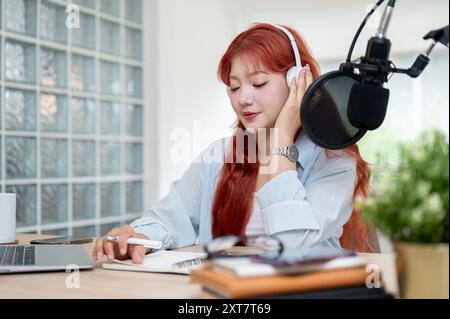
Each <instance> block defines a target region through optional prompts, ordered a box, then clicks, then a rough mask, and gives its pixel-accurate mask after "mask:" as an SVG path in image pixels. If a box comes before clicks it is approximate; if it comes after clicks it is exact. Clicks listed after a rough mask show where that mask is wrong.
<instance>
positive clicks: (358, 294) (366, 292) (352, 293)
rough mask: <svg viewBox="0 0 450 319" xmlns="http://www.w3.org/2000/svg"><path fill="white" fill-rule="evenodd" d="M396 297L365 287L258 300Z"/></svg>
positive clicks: (205, 289) (298, 293)
mask: <svg viewBox="0 0 450 319" xmlns="http://www.w3.org/2000/svg"><path fill="white" fill-rule="evenodd" d="M203 290H204V291H206V292H208V293H209V294H211V295H213V296H215V297H218V298H224V297H225V296H223V295H221V294H220V293H218V292H217V291H213V290H210V289H209V288H208V287H204V289H203ZM393 298H394V296H393V295H392V294H389V293H387V292H386V291H385V289H384V288H383V287H380V288H368V287H366V286H365V285H364V286H352V287H344V288H334V289H325V290H323V289H321V290H317V291H307V292H294V293H281V294H273V295H267V296H260V297H259V298H258V299H393Z"/></svg>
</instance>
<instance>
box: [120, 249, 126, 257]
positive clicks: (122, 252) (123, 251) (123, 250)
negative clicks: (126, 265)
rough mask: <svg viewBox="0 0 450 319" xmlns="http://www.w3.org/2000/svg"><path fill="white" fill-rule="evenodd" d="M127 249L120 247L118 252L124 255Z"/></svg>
mask: <svg viewBox="0 0 450 319" xmlns="http://www.w3.org/2000/svg"><path fill="white" fill-rule="evenodd" d="M126 252H127V251H126V250H125V249H123V248H122V249H120V254H121V255H122V256H123V255H125V253H126Z"/></svg>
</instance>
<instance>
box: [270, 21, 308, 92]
mask: <svg viewBox="0 0 450 319" xmlns="http://www.w3.org/2000/svg"><path fill="white" fill-rule="evenodd" d="M273 26H274V27H276V28H278V29H280V30H281V31H283V32H284V33H285V34H286V35H287V37H288V38H289V41H290V42H291V46H292V50H293V51H294V56H295V66H293V67H292V68H290V69H289V70H288V71H287V73H286V82H287V85H288V87H290V86H291V82H292V80H293V79H294V78H298V75H299V74H300V71H301V69H302V60H301V59H300V52H299V51H298V47H297V42H295V38H294V36H293V35H292V33H290V32H289V30H288V29H286V28H285V27H282V26H280V25H277V24H273Z"/></svg>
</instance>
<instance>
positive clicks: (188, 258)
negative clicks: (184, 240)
mask: <svg viewBox="0 0 450 319" xmlns="http://www.w3.org/2000/svg"><path fill="white" fill-rule="evenodd" d="M205 257H206V253H203V252H186V251H173V250H161V251H157V252H154V253H151V254H148V255H146V256H145V257H144V261H143V263H142V264H134V263H133V262H132V261H131V260H130V259H128V260H117V259H114V260H112V261H110V262H107V263H104V264H103V265H102V267H103V268H104V269H109V270H125V271H142V272H155V273H172V274H183V275H189V273H190V271H191V270H192V269H194V268H197V267H198V266H200V265H201V264H202V262H203V260H204V259H205Z"/></svg>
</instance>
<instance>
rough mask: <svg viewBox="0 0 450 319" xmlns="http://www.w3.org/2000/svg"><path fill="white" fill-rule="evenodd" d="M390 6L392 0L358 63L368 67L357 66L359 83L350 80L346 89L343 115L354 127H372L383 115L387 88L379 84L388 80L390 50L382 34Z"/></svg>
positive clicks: (383, 33)
mask: <svg viewBox="0 0 450 319" xmlns="http://www.w3.org/2000/svg"><path fill="white" fill-rule="evenodd" d="M394 6H395V0H390V1H389V3H388V4H387V6H386V8H385V10H384V12H383V15H382V16H381V20H380V24H379V27H378V29H377V33H376V35H375V36H374V37H372V38H371V39H370V40H369V42H368V43H367V49H366V55H365V58H364V59H363V60H362V63H363V64H368V67H367V68H362V70H361V69H360V70H361V71H362V72H361V80H360V81H361V83H356V84H354V85H353V87H352V89H351V92H350V98H349V102H348V109H347V115H348V119H349V121H350V123H351V124H352V125H353V126H355V127H358V128H362V129H366V130H375V129H377V128H378V127H380V125H381V124H382V123H383V121H384V118H385V116H386V110H387V106H388V102H389V90H388V89H385V88H383V84H384V83H385V82H387V80H388V71H387V70H388V67H389V64H390V62H389V54H390V51H391V41H389V39H387V38H386V33H387V30H388V27H389V23H390V21H391V17H392V14H393V11H394ZM379 66H381V67H384V68H379ZM372 68H373V70H372Z"/></svg>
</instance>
